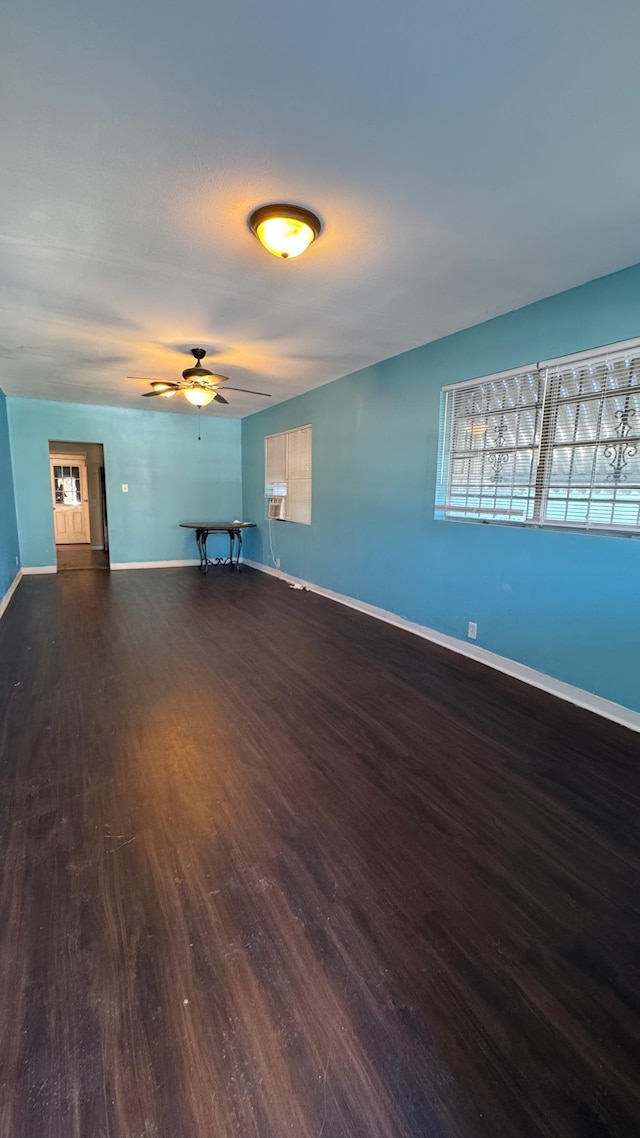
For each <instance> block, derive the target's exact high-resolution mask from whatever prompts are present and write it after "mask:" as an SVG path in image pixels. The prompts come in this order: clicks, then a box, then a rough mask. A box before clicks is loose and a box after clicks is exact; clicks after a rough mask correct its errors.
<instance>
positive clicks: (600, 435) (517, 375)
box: [437, 343, 640, 533]
mask: <svg viewBox="0 0 640 1138" xmlns="http://www.w3.org/2000/svg"><path fill="white" fill-rule="evenodd" d="M444 390H445V408H444V421H443V431H442V435H441V464H440V486H439V491H438V502H437V511H438V513H439V515H440V516H444V517H450V518H465V519H473V520H482V521H498V522H513V523H516V524H518V523H519V524H521V525H522V524H525V525H526V524H532V525H538V526H561V527H563V528H576V527H577V528H581V529H595V530H601V531H603V530H604V531H606V530H613V531H616V532H630V533H640V451H639V449H638V444H640V344H639V343H634V344H618V345H613V347H611V348H609V349H602V350H600V351H598V352H590V353H583V354H581V355H579V356H573V357H569V358H567V359H563V360H555V361H554V360H551V361H547V362H546V363H544V364H538V365H535V366H532V367H529V368H522V369H520V370H518V371H515V372H509V373H504V374H501V375H496V376H488V377H486V378H484V379H478V380H474V381H473V382H471V383H461V384H456V385H455V386H452V387H450V388H445V389H444Z"/></svg>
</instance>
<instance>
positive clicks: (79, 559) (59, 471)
mask: <svg viewBox="0 0 640 1138" xmlns="http://www.w3.org/2000/svg"><path fill="white" fill-rule="evenodd" d="M49 467H50V474H51V505H52V510H53V532H54V540H55V544H56V561H57V567H58V571H59V572H61V571H64V570H67V569H108V568H109V530H108V524H107V498H106V483H105V477H104V451H103V447H102V444H101V443H70V442H64V441H62V440H57V439H53V440H51V441H50V442H49Z"/></svg>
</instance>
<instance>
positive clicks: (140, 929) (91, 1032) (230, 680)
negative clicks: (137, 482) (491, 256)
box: [0, 569, 640, 1138]
mask: <svg viewBox="0 0 640 1138" xmlns="http://www.w3.org/2000/svg"><path fill="white" fill-rule="evenodd" d="M0 681H1V684H0V731H1V735H0V740H1V747H2V753H1V766H0V795H1V801H0V825H1V837H0V849H1V852H2V878H1V887H0V906H1V908H0V912H1V914H2V921H1V925H0V1013H1V1017H0V1023H1V1029H0V1136H1V1138H232V1136H234V1138H237V1136H240V1138H409V1136H411V1138H415V1136H420V1138H422V1136H424V1138H439V1136H444V1135H446V1136H449V1138H451V1136H455V1138H480V1136H483V1138H484V1136H486V1138H511V1136H513V1138H516V1136H517V1138H533V1136H539V1135H540V1136H541V1135H544V1136H548V1138H571V1136H574V1135H575V1136H578V1135H579V1136H581V1138H601V1136H604V1135H618V1136H620V1135H624V1136H631V1135H634V1136H637V1135H638V1133H640V1086H639V1082H638V1073H639V1065H638V1063H639V1059H640V1045H639V1038H640V920H639V894H638V882H639V869H640V761H639V760H640V740H639V738H638V736H637V735H634V734H632V733H631V732H627V731H625V730H624V729H622V728H619V727H617V726H615V725H613V724H610V723H607V722H605V721H602V720H599V719H597V718H595V717H592V716H589V715H588V714H586V713H583V712H580V711H579V710H577V709H574V708H571V707H570V706H568V705H566V704H562V703H560V702H558V701H555V700H554V699H552V698H551V697H547V696H545V695H544V694H543V693H541V692H537V691H535V690H533V689H528V688H526V687H524V686H522V685H520V684H518V683H517V682H516V681H512V680H510V679H508V678H506V677H501V676H500V675H499V674H497V673H494V672H491V671H489V670H488V669H485V668H482V667H481V666H479V665H475V664H473V663H471V662H469V661H465V660H464V659H463V658H461V657H458V656H455V655H452V654H449V653H447V652H446V651H445V650H444V649H439V648H437V647H435V646H432V645H429V644H427V643H425V642H423V641H420V640H419V639H416V638H414V637H411V636H410V635H409V634H406V633H403V632H401V631H398V630H396V629H393V628H390V627H388V626H386V625H384V624H380V623H377V622H375V621H372V620H370V619H369V618H367V617H364V616H362V615H360V614H358V613H355V612H352V611H351V610H349V609H345V608H343V607H340V606H338V605H334V604H332V603H331V602H329V601H326V600H323V599H322V598H320V597H317V596H314V595H312V594H305V593H296V592H292V591H290V590H289V589H287V588H286V587H285V586H284V585H283V584H282V583H280V582H276V581H273V580H271V579H269V578H266V577H264V576H262V575H260V574H257V573H252V572H251V571H245V572H244V573H243V574H242V575H241V576H238V575H232V574H231V573H229V572H228V570H211V571H210V572H209V574H208V576H207V577H202V576H201V575H200V574H199V573H198V572H197V571H195V570H192V569H176V570H157V571H153V572H131V573H118V574H112V575H109V574H107V573H98V572H96V573H88V572H87V573H82V574H61V575H60V576H59V577H54V576H48V577H42V578H34V577H31V578H29V579H27V580H24V581H23V582H22V583H21V585H20V587H19V589H18V590H17V593H16V595H15V597H14V599H13V601H12V602H11V605H10V607H9V609H8V611H7V613H6V615H5V617H4V618H3V620H2V621H1V622H0Z"/></svg>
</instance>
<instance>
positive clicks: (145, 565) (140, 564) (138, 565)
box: [111, 557, 200, 569]
mask: <svg viewBox="0 0 640 1138" xmlns="http://www.w3.org/2000/svg"><path fill="white" fill-rule="evenodd" d="M199 564H200V558H199V557H196V558H189V560H188V561H112V562H111V569H179V568H181V567H182V566H184V565H199Z"/></svg>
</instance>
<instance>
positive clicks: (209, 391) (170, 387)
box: [127, 348, 271, 407]
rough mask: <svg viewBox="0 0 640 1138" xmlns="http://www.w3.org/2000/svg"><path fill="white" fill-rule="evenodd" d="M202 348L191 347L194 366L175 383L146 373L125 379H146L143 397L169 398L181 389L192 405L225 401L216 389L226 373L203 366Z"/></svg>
mask: <svg viewBox="0 0 640 1138" xmlns="http://www.w3.org/2000/svg"><path fill="white" fill-rule="evenodd" d="M206 354H207V353H206V351H205V349H204V348H192V349H191V355H192V356H193V357H194V358H195V361H196V365H195V367H188V368H185V370H184V371H183V373H182V379H181V380H178V381H177V382H176V383H173V382H171V381H170V380H166V379H150V378H149V376H146V375H128V376H127V379H146V380H147V381H148V382H149V383H150V384H151V391H142V392H141V395H142V397H143V399H150V398H153V396H154V395H161V396H162V397H163V398H164V399H171V398H172V396H174V395H175V394H176V392H178V391H181V392H182V394H183V395H184V396H185V398H186V399H188V400H189V402H190V403H193V405H194V407H206V406H207V404H208V403H211V402H212V400H214V399H215V401H216V402H217V403H227V404H228V402H229V400H228V399H225V397H224V395H221V394H220V392H219V391H218V388H219V386H220V385H221V384H222V383H227V381H228V378H229V377H228V376H227V375H218V374H217V373H216V372H214V371H209V370H208V368H206V367H203V366H202V363H201V361H202V360H203V359H204V357H205V356H206ZM226 390H227V391H244V392H245V393H246V394H247V395H263V396H264V398H265V399H271V396H270V395H269V393H268V392H266V391H250V390H249V388H247V387H227V389H226Z"/></svg>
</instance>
